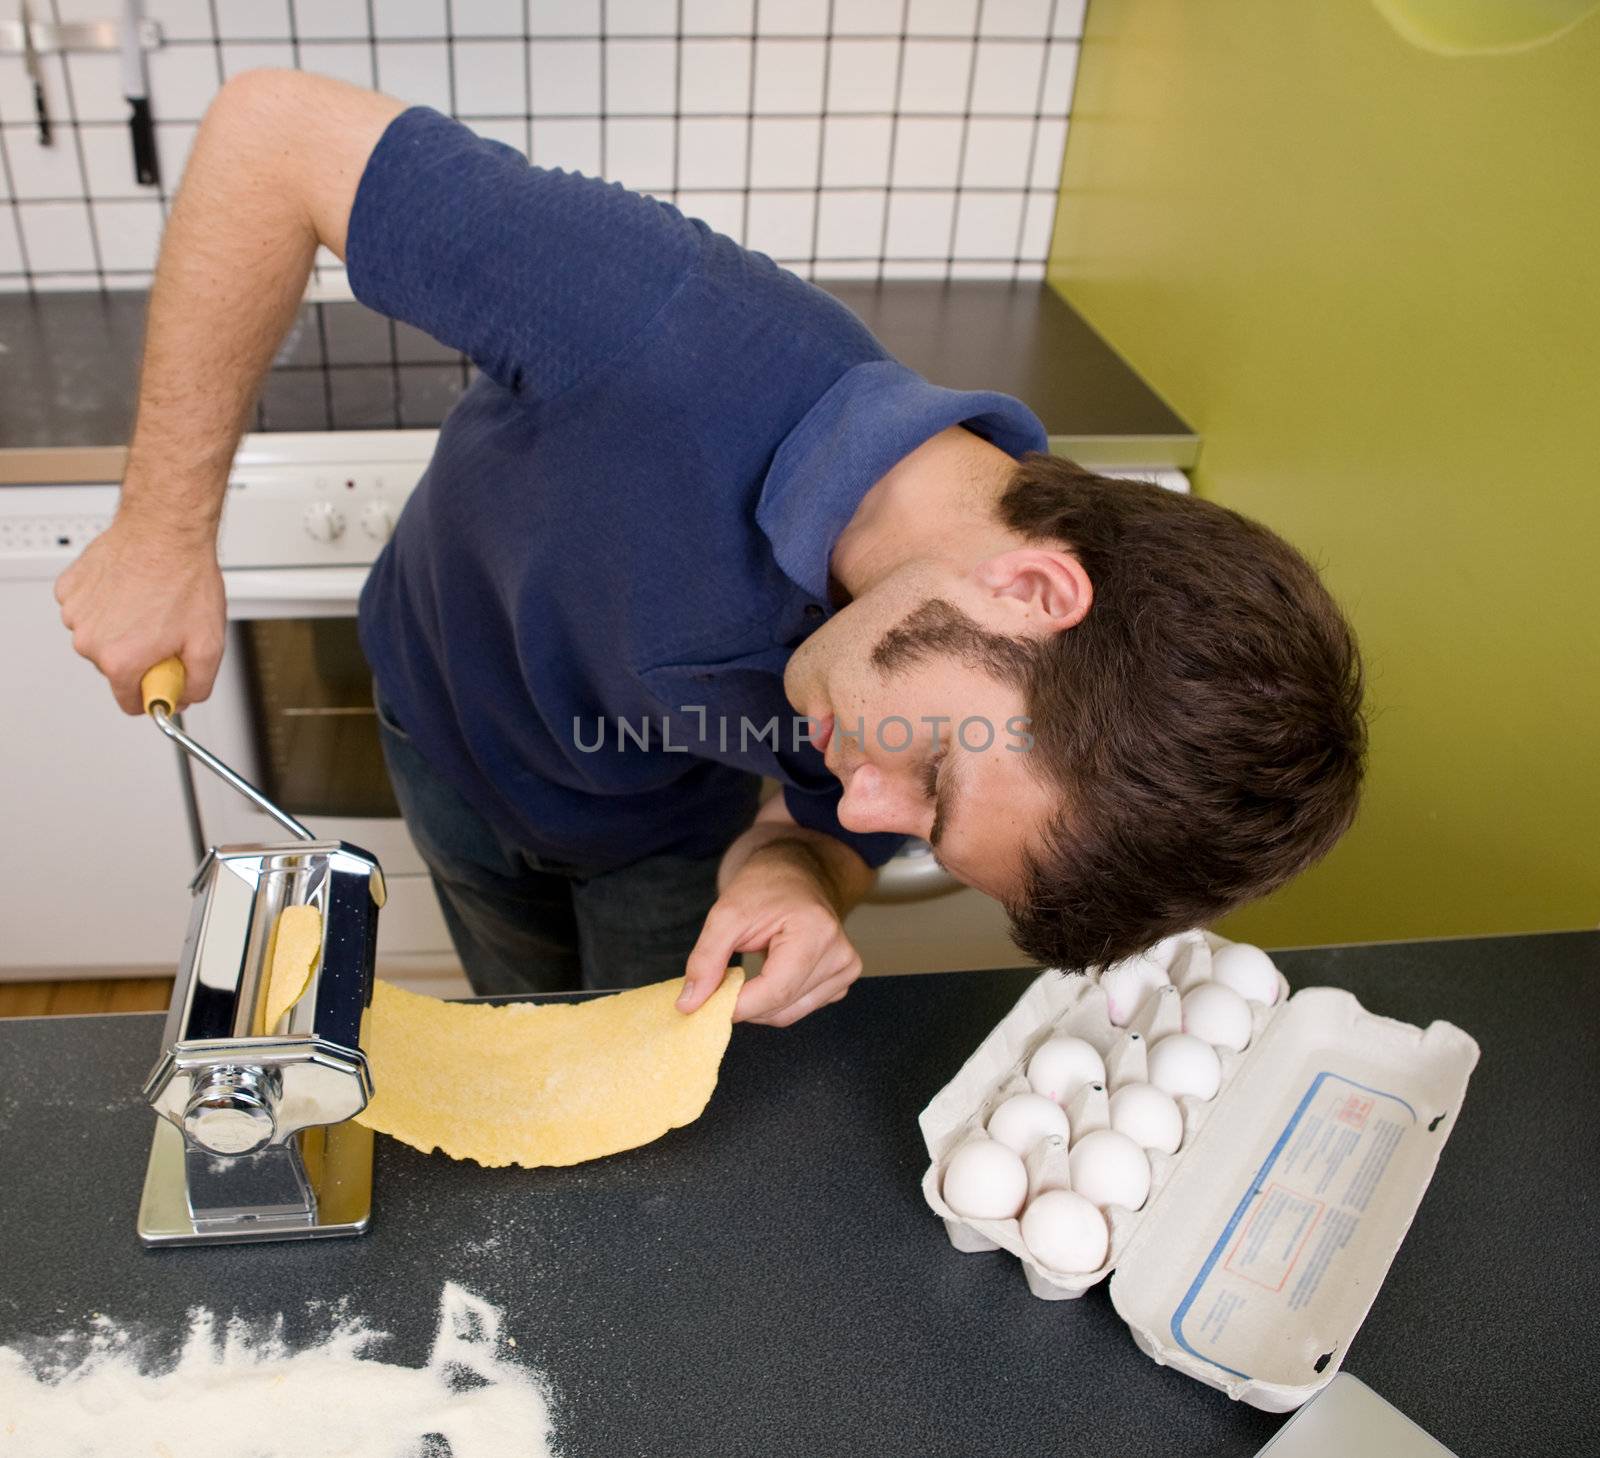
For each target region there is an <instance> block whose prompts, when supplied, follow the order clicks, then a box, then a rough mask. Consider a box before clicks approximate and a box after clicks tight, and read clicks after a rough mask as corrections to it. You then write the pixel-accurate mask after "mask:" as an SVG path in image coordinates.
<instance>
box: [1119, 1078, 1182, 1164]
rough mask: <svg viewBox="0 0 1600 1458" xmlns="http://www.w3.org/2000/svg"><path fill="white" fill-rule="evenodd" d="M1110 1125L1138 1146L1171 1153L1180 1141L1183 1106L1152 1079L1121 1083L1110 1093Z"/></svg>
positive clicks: (1173, 1152) (1175, 1151) (1174, 1151)
mask: <svg viewBox="0 0 1600 1458" xmlns="http://www.w3.org/2000/svg"><path fill="white" fill-rule="evenodd" d="M1111 1127H1112V1128H1113V1129H1115V1130H1116V1131H1117V1133H1119V1134H1126V1135H1127V1136H1128V1138H1130V1139H1131V1140H1133V1142H1134V1143H1135V1144H1137V1145H1138V1146H1139V1148H1141V1149H1159V1150H1160V1151H1161V1152H1162V1153H1163V1154H1175V1153H1177V1149H1178V1146H1179V1145H1180V1144H1182V1143H1183V1110H1181V1109H1180V1108H1179V1107H1178V1103H1177V1100H1176V1099H1174V1098H1173V1097H1172V1095H1171V1094H1169V1093H1167V1092H1165V1090H1163V1089H1159V1088H1157V1087H1156V1086H1155V1085H1154V1084H1152V1083H1129V1084H1124V1085H1123V1086H1122V1087H1121V1088H1119V1089H1118V1090H1117V1091H1116V1092H1115V1093H1114V1094H1112V1095H1111Z"/></svg>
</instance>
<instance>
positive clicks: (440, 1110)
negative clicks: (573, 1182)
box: [357, 969, 744, 1168]
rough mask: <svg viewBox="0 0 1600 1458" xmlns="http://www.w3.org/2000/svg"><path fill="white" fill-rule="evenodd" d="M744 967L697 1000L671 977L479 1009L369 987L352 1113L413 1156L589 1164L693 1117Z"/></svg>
mask: <svg viewBox="0 0 1600 1458" xmlns="http://www.w3.org/2000/svg"><path fill="white" fill-rule="evenodd" d="M743 981H744V974H743V973H742V972H739V971H738V970H737V969H733V970H730V971H729V973H728V975H727V977H726V978H725V979H724V981H723V983H722V986H721V987H719V988H718V989H717V991H716V992H715V993H714V994H713V995H712V997H711V998H710V1000H709V1001H707V1002H706V1004H705V1005H704V1006H703V1007H701V1008H699V1009H697V1010H696V1011H695V1012H693V1013H690V1014H688V1015H685V1014H683V1013H681V1012H679V1011H678V1010H677V1008H676V1007H675V1006H674V1005H673V1004H674V1003H675V1002H676V1001H677V998H678V994H679V993H680V992H681V991H682V990H683V983H682V981H681V980H674V981H670V982H657V983H655V984H654V985H652V986H650V987H640V988H636V989H633V990H632V991H628V992H618V993H613V994H611V995H610V996H607V997H597V998H588V999H586V1000H584V1001H583V1002H576V1003H513V1004H506V1005H502V1006H495V1007H487V1006H483V1005H473V1004H471V1003H451V1002H441V1001H440V1000H439V999H438V998H433V997H422V996H419V995H418V994H417V993H414V992H406V991H404V990H403V989H401V988H398V987H395V986H394V985H393V984H391V983H388V982H383V981H379V982H378V983H376V985H375V986H374V988H373V994H372V1007H371V1009H370V1010H369V1012H368V1014H367V1022H366V1025H365V1027H366V1031H365V1036H364V1037H363V1039H362V1047H363V1048H364V1049H365V1050H366V1054H367V1061H368V1063H369V1065H370V1066H371V1069H372V1081H373V1086H374V1089H375V1092H374V1094H373V1098H372V1102H371V1103H370V1104H368V1105H367V1107H366V1109H365V1110H363V1111H362V1113H360V1114H359V1115H357V1118H358V1119H359V1120H360V1122H361V1123H363V1124H366V1125H367V1126H368V1127H370V1128H372V1129H375V1130H377V1131H378V1132H379V1133H380V1134H389V1135H392V1136H393V1137H394V1138H396V1139H399V1140H400V1141H402V1142H403V1143H405V1144H409V1145H411V1146H412V1147H413V1148H416V1149H420V1150H422V1152H423V1153H424V1154H427V1153H429V1152H431V1151H432V1150H434V1149H439V1150H442V1151H443V1152H444V1153H446V1154H448V1155H450V1156H451V1158H453V1159H474V1160H476V1161H477V1162H478V1163H479V1164H482V1165H486V1166H489V1167H490V1168H496V1167H499V1166H501V1165H508V1164H520V1165H529V1166H532V1165H567V1164H580V1163H582V1162H583V1161H584V1160H588V1159H599V1158H600V1157H601V1156H603V1155H607V1154H615V1153H617V1152H618V1151H619V1150H623V1149H633V1148H636V1147H637V1146H639V1145H641V1144H648V1143H649V1142H650V1141H651V1140H653V1139H659V1138H660V1137H661V1136H662V1135H663V1134H665V1133H666V1132H667V1131H668V1130H669V1129H678V1128H681V1127H682V1126H683V1125H685V1124H692V1123H693V1122H694V1121H695V1120H696V1119H698V1118H699V1117H700V1115H701V1113H702V1112H703V1111H704V1109H705V1106H706V1104H707V1103H708V1102H710V1099H711V1092H712V1090H713V1089H714V1088H716V1086H717V1070H718V1068H719V1067H720V1065H721V1063H722V1055H723V1052H724V1050H725V1049H726V1048H727V1046H728V1038H729V1036H730V1035H731V1033H732V1031H733V1005H734V1002H735V1001H736V1000H737V998H738V996H739V988H740V986H741V985H742V983H743Z"/></svg>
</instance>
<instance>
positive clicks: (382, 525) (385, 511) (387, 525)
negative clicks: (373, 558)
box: [361, 501, 394, 542]
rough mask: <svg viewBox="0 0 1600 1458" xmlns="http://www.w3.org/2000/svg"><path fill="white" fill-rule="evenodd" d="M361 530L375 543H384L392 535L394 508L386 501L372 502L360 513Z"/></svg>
mask: <svg viewBox="0 0 1600 1458" xmlns="http://www.w3.org/2000/svg"><path fill="white" fill-rule="evenodd" d="M361 530H362V531H364V532H365V533H366V534H367V535H368V536H369V537H371V538H372V539H373V541H375V542H386V541H388V540H389V538H390V537H392V536H393V535H394V508H393V507H391V506H390V505H389V503H388V502H387V501H374V502H373V503H372V504H371V505H370V506H368V507H367V508H366V509H365V510H364V511H362V513H361Z"/></svg>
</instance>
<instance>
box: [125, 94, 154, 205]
mask: <svg viewBox="0 0 1600 1458" xmlns="http://www.w3.org/2000/svg"><path fill="white" fill-rule="evenodd" d="M128 101H129V104H130V105H131V106H132V107H133V116H132V117H131V118H130V119H129V123H128V125H129V127H130V128H131V129H132V132H133V171H134V175H135V176H136V177H137V178H138V179H139V181H140V182H141V183H142V184H143V185H144V186H146V187H155V186H157V185H158V184H159V183H160V181H161V164H160V163H159V162H158V161H157V159H156V129H155V125H154V123H153V122H152V121H151V119H150V98H149V97H148V96H130V97H129V98H128Z"/></svg>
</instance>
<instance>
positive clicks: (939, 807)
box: [928, 752, 961, 850]
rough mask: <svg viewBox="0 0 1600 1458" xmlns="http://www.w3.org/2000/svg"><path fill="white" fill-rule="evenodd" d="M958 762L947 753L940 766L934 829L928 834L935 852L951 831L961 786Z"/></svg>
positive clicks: (935, 797) (929, 842) (935, 796)
mask: <svg viewBox="0 0 1600 1458" xmlns="http://www.w3.org/2000/svg"><path fill="white" fill-rule="evenodd" d="M957 762H958V761H957V759H956V757H955V756H954V755H953V754H950V753H948V752H947V753H946V754H945V757H944V759H943V760H942V761H941V762H940V765H939V771H940V773H939V780H938V786H937V788H936V790H935V792H934V798H933V828H932V829H931V830H930V831H929V832H928V844H929V845H931V846H932V847H933V848H934V850H938V849H939V842H940V840H941V839H943V837H944V836H945V834H946V833H947V832H948V831H949V829H950V809H951V807H952V806H953V805H954V804H955V798H956V790H957V788H958V787H959V786H960V784H961V774H960V771H958V770H957V769H956V764H957Z"/></svg>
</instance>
